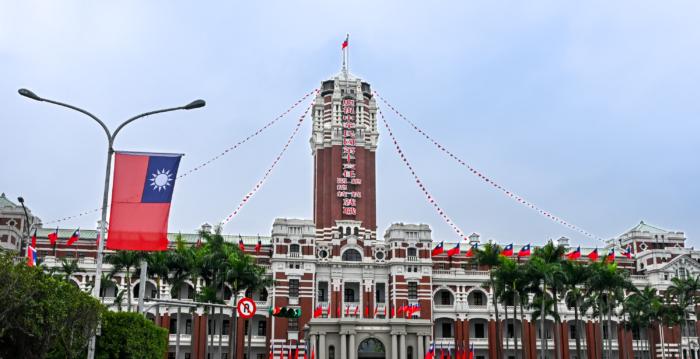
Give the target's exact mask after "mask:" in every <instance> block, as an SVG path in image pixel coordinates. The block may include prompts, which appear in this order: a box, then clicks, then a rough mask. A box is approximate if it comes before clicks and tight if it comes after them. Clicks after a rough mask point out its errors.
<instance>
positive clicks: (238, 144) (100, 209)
mask: <svg viewBox="0 0 700 359" xmlns="http://www.w3.org/2000/svg"><path fill="white" fill-rule="evenodd" d="M317 92H318V89H316V90H313V91H311V92H310V93H309V94H307V95H306V96H304V97H302V98H301V100H299V101H297V102H296V103H294V105H292V107H290V108H289V109H288V110H287V111H285V112H283V113H282V114H281V115H279V116H278V117H277V118H276V119H274V120H272V122H270V123H268V124H267V125H265V126H264V127H263V128H261V129H260V130H258V131H257V132H255V133H254V134H252V135H250V136H248V137H246V139H245V140H242V141H241V142H238V143H237V144H236V145H234V146H233V147H231V148H229V149H227V150H225V151H224V152H221V154H220V155H218V156H216V157H214V158H212V159H211V160H209V161H207V162H206V163H203V164H202V165H200V166H197V167H195V168H193V169H191V170H189V171H187V172H183V173H182V174H181V175H179V176H178V177H177V178H182V177H184V176H186V175H187V174H188V173H191V172H193V171H197V170H199V169H200V168H202V167H204V166H206V165H207V164H209V163H211V162H212V161H216V160H217V159H219V157H221V156H224V155H226V154H227V153H228V152H229V151H231V150H234V149H236V148H238V146H240V145H242V144H244V143H246V142H247V141H248V140H250V139H251V138H253V137H255V136H257V135H259V134H260V133H261V132H262V131H264V130H265V129H267V128H268V127H270V126H272V125H273V124H274V123H275V122H277V121H279V120H280V119H282V117H284V115H286V114H288V113H289V112H290V111H292V110H293V109H294V108H295V107H297V105H299V104H300V103H302V102H303V101H304V100H306V99H307V98H308V97H309V96H311V95H313V94H314V93H317ZM98 211H102V207H100V208H96V209H93V210H91V211H87V212H83V213H79V214H76V215H73V216H69V217H66V218H63V219H57V220H53V221H50V222H46V223H44V224H51V223H58V222H61V221H66V220H69V219H73V218H78V217H81V216H83V215H87V214H89V213H94V212H98Z"/></svg>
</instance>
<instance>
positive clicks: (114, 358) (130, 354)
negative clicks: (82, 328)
mask: <svg viewBox="0 0 700 359" xmlns="http://www.w3.org/2000/svg"><path fill="white" fill-rule="evenodd" d="M167 350H168V330H167V329H165V328H160V327H156V326H155V325H154V324H153V322H151V321H150V320H148V319H146V318H144V317H143V315H140V314H138V313H128V312H111V311H110V312H107V313H106V314H105V316H104V322H103V326H102V333H101V334H100V336H98V337H97V346H96V350H95V358H96V359H136V358H138V359H162V358H163V357H164V355H165V353H166V352H167Z"/></svg>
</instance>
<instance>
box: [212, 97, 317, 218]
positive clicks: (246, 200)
mask: <svg viewBox="0 0 700 359" xmlns="http://www.w3.org/2000/svg"><path fill="white" fill-rule="evenodd" d="M315 102H316V99H315V98H314V100H313V101H311V104H310V105H309V107H308V108H307V109H306V111H304V114H303V115H301V118H300V119H299V123H297V125H296V128H295V129H294V132H293V133H292V136H291V137H289V140H288V141H287V144H286V145H284V149H282V152H281V153H280V155H279V156H277V159H276V160H275V161H274V162H273V163H272V166H270V169H268V170H267V172H266V173H265V176H263V178H262V179H261V180H260V182H258V184H257V185H256V186H255V188H253V190H252V191H250V193H248V195H247V196H245V198H243V199H242V200H241V203H240V204H239V205H238V207H236V210H235V211H233V214H231V215H229V216H228V217H226V219H224V220H223V221H222V222H223V224H224V225H225V224H226V223H228V221H230V220H231V218H233V216H235V215H236V214H238V212H239V211H240V210H241V207H243V205H244V204H246V202H248V200H249V199H250V198H251V197H252V196H253V194H254V193H255V192H257V190H258V189H260V186H262V184H263V182H265V179H267V176H269V175H270V172H272V170H273V169H274V168H275V166H276V165H277V162H279V160H280V158H282V156H283V155H284V153H285V152H286V151H287V147H289V144H290V143H291V142H292V140H293V139H294V136H296V134H297V132H299V128H300V126H301V124H302V123H303V122H304V118H306V114H307V113H308V112H309V110H311V108H312V107H313V105H314V103H315Z"/></svg>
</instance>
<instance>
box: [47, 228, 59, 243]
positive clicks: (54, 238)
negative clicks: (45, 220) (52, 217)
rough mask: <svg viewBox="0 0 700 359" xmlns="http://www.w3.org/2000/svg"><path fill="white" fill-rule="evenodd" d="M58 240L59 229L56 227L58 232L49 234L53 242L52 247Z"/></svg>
mask: <svg viewBox="0 0 700 359" xmlns="http://www.w3.org/2000/svg"><path fill="white" fill-rule="evenodd" d="M57 240H58V227H56V231H55V232H53V233H51V234H49V241H51V244H52V245H53V244H54V243H56V241H57Z"/></svg>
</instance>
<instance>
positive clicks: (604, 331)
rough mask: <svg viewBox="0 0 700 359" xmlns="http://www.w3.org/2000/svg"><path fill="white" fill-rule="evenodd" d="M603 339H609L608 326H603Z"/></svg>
mask: <svg viewBox="0 0 700 359" xmlns="http://www.w3.org/2000/svg"><path fill="white" fill-rule="evenodd" d="M603 339H608V326H607V325H603Z"/></svg>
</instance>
